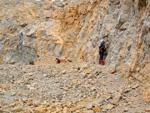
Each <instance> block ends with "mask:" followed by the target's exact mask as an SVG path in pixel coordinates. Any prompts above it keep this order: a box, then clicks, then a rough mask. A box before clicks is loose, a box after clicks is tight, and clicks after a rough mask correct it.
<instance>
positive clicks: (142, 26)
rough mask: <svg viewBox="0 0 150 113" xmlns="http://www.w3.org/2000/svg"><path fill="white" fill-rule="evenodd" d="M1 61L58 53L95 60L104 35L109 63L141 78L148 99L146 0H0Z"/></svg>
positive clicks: (38, 58)
mask: <svg viewBox="0 0 150 113" xmlns="http://www.w3.org/2000/svg"><path fill="white" fill-rule="evenodd" d="M0 4H1V5H0V11H1V12H0V26H1V27H0V63H1V64H5V63H12V64H14V63H21V64H22V63H29V62H37V61H39V62H50V63H52V59H55V58H56V57H60V58H64V59H71V61H73V62H74V61H77V62H82V61H88V62H89V61H90V62H95V63H98V45H99V40H100V39H105V40H106V39H108V40H109V42H108V43H107V45H108V54H107V56H106V58H105V63H106V65H107V66H110V67H111V66H115V67H116V68H117V69H119V70H120V71H121V72H122V74H123V75H124V76H125V77H127V78H129V80H132V78H134V79H136V80H138V81H141V83H142V84H143V86H144V87H143V92H144V93H143V96H144V99H145V100H146V101H147V102H149V101H150V89H149V88H150V87H149V86H150V83H149V79H150V76H149V73H150V68H149V67H150V54H149V51H150V49H149V47H150V43H149V41H150V40H149V36H150V33H149V32H150V22H149V21H150V17H149V16H150V14H149V13H150V8H149V7H150V2H149V1H148V0H82V1H79V0H70V1H69V0H64V1H59V0H55V1H50V0H43V1H31V2H25V1H15V0H7V1H4V0H0Z"/></svg>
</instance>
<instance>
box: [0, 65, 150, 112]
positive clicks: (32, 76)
mask: <svg viewBox="0 0 150 113" xmlns="http://www.w3.org/2000/svg"><path fill="white" fill-rule="evenodd" d="M0 77H1V78H0V111H4V112H23V113H24V112H26V113H30V112H32V113H95V112H97V113H101V112H102V113H103V112H104V113H105V112H108V113H113V112H114V113H122V112H128V113H145V112H146V111H148V110H149V105H148V104H146V103H145V102H144V100H143V99H142V96H141V95H140V92H141V87H140V85H139V84H131V85H129V84H127V83H125V82H124V79H123V77H122V76H121V75H120V74H119V72H116V73H114V74H110V71H109V69H108V68H106V67H105V66H101V65H95V64H90V63H81V64H74V65H73V64H72V65H71V64H70V65H66V64H59V65H44V66H42V65H41V66H35V65H1V66H0Z"/></svg>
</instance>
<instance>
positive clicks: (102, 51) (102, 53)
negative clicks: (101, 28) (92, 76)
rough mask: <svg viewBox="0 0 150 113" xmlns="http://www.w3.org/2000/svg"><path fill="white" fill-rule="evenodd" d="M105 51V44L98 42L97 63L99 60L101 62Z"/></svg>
mask: <svg viewBox="0 0 150 113" xmlns="http://www.w3.org/2000/svg"><path fill="white" fill-rule="evenodd" d="M105 51H106V47H105V42H104V40H101V41H100V46H99V55H100V57H99V62H100V61H101V60H103V57H104V53H105Z"/></svg>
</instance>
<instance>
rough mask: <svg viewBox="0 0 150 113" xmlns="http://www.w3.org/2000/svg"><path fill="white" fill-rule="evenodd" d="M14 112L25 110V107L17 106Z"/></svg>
mask: <svg viewBox="0 0 150 113" xmlns="http://www.w3.org/2000/svg"><path fill="white" fill-rule="evenodd" d="M13 111H14V112H20V111H23V109H22V108H21V107H15V108H14V109H13Z"/></svg>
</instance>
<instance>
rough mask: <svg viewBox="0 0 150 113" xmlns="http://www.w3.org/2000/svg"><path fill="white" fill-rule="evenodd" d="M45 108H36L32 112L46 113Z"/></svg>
mask: <svg viewBox="0 0 150 113" xmlns="http://www.w3.org/2000/svg"><path fill="white" fill-rule="evenodd" d="M46 110H47V109H46V108H43V107H37V108H35V109H34V112H35V113H44V112H46Z"/></svg>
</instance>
